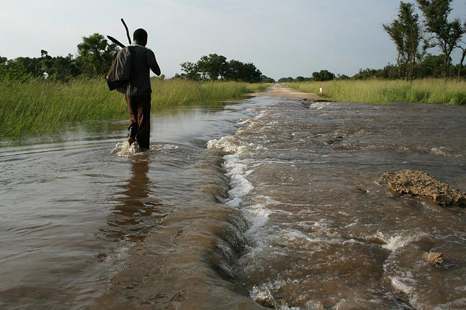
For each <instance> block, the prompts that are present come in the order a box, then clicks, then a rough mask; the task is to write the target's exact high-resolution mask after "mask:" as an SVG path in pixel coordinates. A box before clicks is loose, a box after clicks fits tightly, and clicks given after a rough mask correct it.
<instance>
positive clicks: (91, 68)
mask: <svg viewBox="0 0 466 310" xmlns="http://www.w3.org/2000/svg"><path fill="white" fill-rule="evenodd" d="M117 52H118V49H117V47H116V45H114V44H109V43H108V42H107V40H106V39H105V38H104V36H103V35H101V34H98V33H94V34H93V35H90V36H89V37H83V41H82V43H80V44H79V45H78V58H77V63H78V65H79V67H80V69H81V72H82V73H83V74H85V75H88V76H98V75H104V74H106V73H107V71H108V69H109V68H110V66H111V64H112V61H113V58H114V57H115V55H116V53H117Z"/></svg>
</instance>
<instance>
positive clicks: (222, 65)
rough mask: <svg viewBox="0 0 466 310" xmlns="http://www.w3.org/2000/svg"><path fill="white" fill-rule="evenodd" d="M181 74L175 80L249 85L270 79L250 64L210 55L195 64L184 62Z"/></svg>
mask: <svg viewBox="0 0 466 310" xmlns="http://www.w3.org/2000/svg"><path fill="white" fill-rule="evenodd" d="M181 70H182V72H183V73H182V74H181V75H178V76H176V78H184V79H189V80H217V79H223V80H230V81H244V82H250V83H256V82H261V81H262V80H264V79H267V80H268V81H270V80H271V79H270V78H268V77H266V76H263V75H262V72H261V71H260V70H259V69H257V68H256V66H255V65H254V64H252V63H243V62H241V61H238V60H230V61H227V59H226V57H225V56H222V55H217V54H210V55H208V56H203V57H201V59H199V61H197V62H196V63H192V62H185V63H183V64H181Z"/></svg>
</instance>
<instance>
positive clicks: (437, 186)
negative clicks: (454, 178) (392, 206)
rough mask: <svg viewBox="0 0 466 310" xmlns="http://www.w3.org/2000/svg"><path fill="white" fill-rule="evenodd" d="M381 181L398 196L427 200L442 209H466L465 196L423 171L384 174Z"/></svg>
mask: <svg viewBox="0 0 466 310" xmlns="http://www.w3.org/2000/svg"><path fill="white" fill-rule="evenodd" d="M382 178H383V180H384V181H385V182H387V184H388V187H389V189H390V190H391V191H393V192H395V193H398V194H400V195H406V194H407V195H411V196H415V197H422V198H427V199H430V200H432V201H433V202H435V203H436V204H438V205H439V206H442V207H450V206H459V207H466V194H465V193H462V192H460V191H459V190H457V189H454V188H452V187H451V186H450V185H448V184H447V183H443V182H440V181H438V180H436V179H435V178H434V177H432V176H430V175H429V174H427V173H426V172H424V171H418V170H401V171H397V172H386V173H385V174H384V175H383V177H382Z"/></svg>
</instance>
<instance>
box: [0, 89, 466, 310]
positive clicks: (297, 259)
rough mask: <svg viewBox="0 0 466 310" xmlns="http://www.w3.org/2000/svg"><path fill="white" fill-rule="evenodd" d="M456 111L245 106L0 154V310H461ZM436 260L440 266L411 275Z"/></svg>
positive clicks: (462, 232) (461, 110)
mask: <svg viewBox="0 0 466 310" xmlns="http://www.w3.org/2000/svg"><path fill="white" fill-rule="evenodd" d="M465 119H466V108H465V107H454V106H434V105H405V104H396V105H383V106H382V105H381V106H375V105H361V104H345V103H314V104H309V103H306V102H300V101H297V100H290V99H285V98H279V97H268V96H261V97H256V98H252V99H247V100H244V101H242V102H240V103H237V104H228V105H226V106H224V107H222V108H191V109H180V110H177V111H173V112H172V113H170V114H160V115H157V116H155V117H154V118H153V124H152V126H153V127H152V128H153V129H152V130H153V139H152V140H153V141H152V143H153V144H152V148H151V150H150V151H149V152H147V153H144V154H137V155H131V156H127V157H124V156H118V155H117V154H112V149H113V147H114V146H115V144H116V143H117V142H121V141H122V140H124V134H125V130H124V128H125V125H124V124H121V123H117V124H111V125H108V126H104V128H100V129H99V130H83V129H79V130H78V129H77V130H75V131H74V133H70V134H69V135H67V136H66V137H65V139H64V140H63V141H61V142H59V143H48V144H44V143H39V142H31V143H30V144H26V145H22V146H5V147H3V148H0V170H1V172H2V173H1V174H0V184H1V187H0V233H1V238H0V308H1V309H88V308H91V309H262V308H264V307H269V308H276V309H340V310H341V309H433V308H437V309H464V308H466V218H465V216H466V212H465V210H463V209H458V208H451V209H442V208H440V207H437V206H434V205H432V204H430V203H429V202H428V201H418V200H415V199H413V198H409V197H398V196H396V195H394V194H391V193H390V192H388V191H387V189H386V187H385V185H384V184H383V183H382V182H381V176H382V174H383V173H384V172H385V171H391V170H399V169H407V168H409V169H421V170H424V171H427V172H428V173H430V174H432V175H434V176H435V177H437V178H439V179H440V180H442V181H446V182H448V183H450V184H451V185H453V186H455V187H457V188H459V189H461V190H463V191H465V190H466V139H465V136H466V122H465V121H464V120H465ZM429 251H434V252H441V253H443V254H444V255H445V257H446V259H447V260H448V262H449V263H448V266H447V267H445V268H437V267H434V266H431V265H429V264H428V263H426V262H425V261H424V260H423V254H424V253H425V252H429Z"/></svg>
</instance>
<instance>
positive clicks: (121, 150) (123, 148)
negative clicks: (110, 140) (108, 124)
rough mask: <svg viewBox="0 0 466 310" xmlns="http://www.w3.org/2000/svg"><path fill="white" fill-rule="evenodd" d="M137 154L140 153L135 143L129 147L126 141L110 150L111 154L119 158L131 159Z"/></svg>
mask: <svg viewBox="0 0 466 310" xmlns="http://www.w3.org/2000/svg"><path fill="white" fill-rule="evenodd" d="M138 153H141V150H140V148H139V145H138V144H137V142H134V143H133V144H131V145H130V144H129V143H128V141H125V142H120V143H117V144H116V145H115V147H114V148H113V150H112V154H114V155H117V156H120V157H131V156H134V155H137V154H138Z"/></svg>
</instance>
